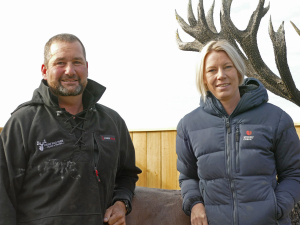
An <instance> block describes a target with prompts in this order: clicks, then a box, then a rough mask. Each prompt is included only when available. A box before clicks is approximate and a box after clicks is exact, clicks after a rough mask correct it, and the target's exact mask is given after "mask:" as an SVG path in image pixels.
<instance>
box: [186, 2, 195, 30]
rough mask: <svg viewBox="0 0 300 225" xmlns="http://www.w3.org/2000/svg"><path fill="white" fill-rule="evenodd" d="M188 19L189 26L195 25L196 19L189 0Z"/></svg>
mask: <svg viewBox="0 0 300 225" xmlns="http://www.w3.org/2000/svg"><path fill="white" fill-rule="evenodd" d="M188 20H189V23H190V25H191V27H195V26H196V25H197V20H196V18H195V15H194V12H193V7H192V2H191V0H189V4H188Z"/></svg>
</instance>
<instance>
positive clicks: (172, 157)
mask: <svg viewBox="0 0 300 225" xmlns="http://www.w3.org/2000/svg"><path fill="white" fill-rule="evenodd" d="M161 151H162V154H161V155H162V188H163V189H178V186H179V185H177V184H178V176H179V175H178V172H177V167H176V165H177V155H176V131H164V132H161Z"/></svg>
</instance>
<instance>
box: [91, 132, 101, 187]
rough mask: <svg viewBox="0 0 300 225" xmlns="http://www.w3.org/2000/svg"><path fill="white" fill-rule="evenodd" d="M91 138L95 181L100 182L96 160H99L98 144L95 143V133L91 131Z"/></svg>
mask: <svg viewBox="0 0 300 225" xmlns="http://www.w3.org/2000/svg"><path fill="white" fill-rule="evenodd" d="M93 139H94V171H95V175H96V178H97V181H98V182H101V180H100V177H99V172H98V169H97V166H98V160H99V144H98V143H97V140H96V138H95V133H93ZM95 145H96V146H95Z"/></svg>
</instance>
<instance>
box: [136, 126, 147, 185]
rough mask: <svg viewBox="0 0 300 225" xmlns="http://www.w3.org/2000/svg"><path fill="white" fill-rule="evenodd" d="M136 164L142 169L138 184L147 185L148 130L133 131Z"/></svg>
mask: <svg viewBox="0 0 300 225" xmlns="http://www.w3.org/2000/svg"><path fill="white" fill-rule="evenodd" d="M132 139H133V145H134V148H135V158H136V165H137V167H139V168H140V169H141V170H142V173H141V174H139V180H138V182H137V183H136V185H137V186H141V187H147V132H133V134H132Z"/></svg>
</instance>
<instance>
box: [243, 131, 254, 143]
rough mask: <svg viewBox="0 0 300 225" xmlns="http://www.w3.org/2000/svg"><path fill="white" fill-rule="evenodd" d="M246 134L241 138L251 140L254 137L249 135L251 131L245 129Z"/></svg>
mask: <svg viewBox="0 0 300 225" xmlns="http://www.w3.org/2000/svg"><path fill="white" fill-rule="evenodd" d="M246 134H247V136H244V138H243V140H244V141H252V140H253V138H254V136H251V135H252V131H250V130H247V131H246Z"/></svg>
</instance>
